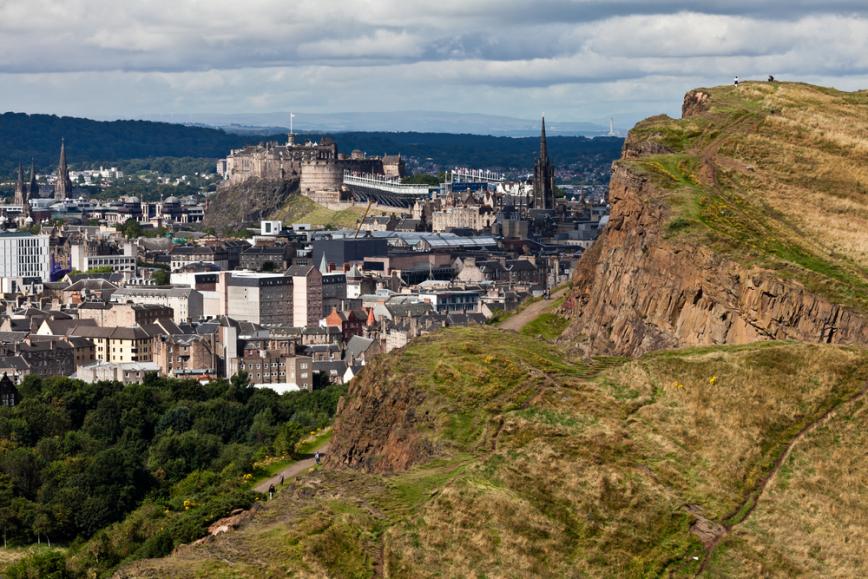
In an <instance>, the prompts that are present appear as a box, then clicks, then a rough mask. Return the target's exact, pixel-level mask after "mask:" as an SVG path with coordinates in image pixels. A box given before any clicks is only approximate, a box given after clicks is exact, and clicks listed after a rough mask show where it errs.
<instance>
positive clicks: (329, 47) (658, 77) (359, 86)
mask: <svg viewBox="0 0 868 579" xmlns="http://www.w3.org/2000/svg"><path fill="white" fill-rule="evenodd" d="M769 74H774V75H775V76H776V77H777V78H779V79H783V80H799V81H806V82H812V83H817V84H823V85H829V86H834V87H837V88H840V89H843V90H858V89H864V88H868V1H866V0H855V1H849V0H765V1H759V0H719V1H689V2H688V1H679V0H669V1H660V2H651V1H645V0H610V1H602V0H535V1H514V0H436V1H430V0H429V1H425V2H423V1H417V0H277V1H272V0H233V1H227V0H0V111H17V112H28V113H37V112H38V113H54V114H62V115H73V116H84V117H91V118H139V117H148V116H151V115H155V114H177V115H184V114H190V113H233V114H234V113H262V112H273V111H289V110H292V111H296V112H297V114H299V115H303V114H304V112H311V113H313V112H317V113H328V112H372V111H408V110H430V111H455V112H464V113H468V112H469V113H486V114H496V115H505V116H510V117H518V118H536V117H538V116H539V115H540V114H542V113H543V112H544V113H545V114H546V117H547V119H560V120H562V121H591V122H605V121H607V120H608V118H609V117H615V119H616V124H617V125H619V126H629V125H630V124H632V123H633V122H635V121H636V120H639V119H640V118H644V117H645V116H649V115H652V114H659V113H668V114H671V115H677V114H678V112H679V110H680V104H681V99H682V96H683V94H684V93H685V92H686V91H687V90H689V89H691V88H694V87H698V86H713V85H719V84H726V83H730V82H732V79H733V76H734V75H739V76H740V77H741V78H743V79H765V78H766V77H767V76H768V75H769Z"/></svg>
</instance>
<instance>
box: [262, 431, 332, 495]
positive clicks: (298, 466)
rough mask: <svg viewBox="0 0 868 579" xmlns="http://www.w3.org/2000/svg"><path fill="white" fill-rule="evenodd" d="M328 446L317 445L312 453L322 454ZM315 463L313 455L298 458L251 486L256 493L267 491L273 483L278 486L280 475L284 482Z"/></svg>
mask: <svg viewBox="0 0 868 579" xmlns="http://www.w3.org/2000/svg"><path fill="white" fill-rule="evenodd" d="M328 448H329V443H328V442H324V443H323V444H321V445H320V446H319V447H317V448H315V449H313V452H314V454H315V453H317V452H318V453H320V454H321V455H324V454H325V452H326V451H327V450H328ZM315 463H316V461H315V460H314V459H313V457H311V458H305V459H302V460H299V461H297V462H294V463H292V464H290V465H288V466H287V467H286V468H284V469H283V470H281V471H280V472H278V473H275V474H274V476H272V477H271V478H268V479H266V480H264V481H262V482H261V483H259V484H258V485H256V486H255V487H253V490H255V491H256V492H258V493H267V492H268V487H270V486H271V485H274V488H278V487H280V478H281V477H283V481H284V482H286V481H287V480H289V479H290V478H292V477H294V476H297V475H299V474H301V473H303V472H304V471H306V470H307V469H309V468H313V466H314V464H315Z"/></svg>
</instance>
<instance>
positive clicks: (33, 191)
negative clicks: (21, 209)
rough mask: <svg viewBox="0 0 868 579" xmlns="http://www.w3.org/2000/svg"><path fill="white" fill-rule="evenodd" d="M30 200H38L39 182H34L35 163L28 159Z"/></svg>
mask: <svg viewBox="0 0 868 579" xmlns="http://www.w3.org/2000/svg"><path fill="white" fill-rule="evenodd" d="M28 193H29V194H30V195H29V197H30V199H38V198H39V182H38V181H36V161H34V160H33V159H32V158H31V159H30V189H29V191H28Z"/></svg>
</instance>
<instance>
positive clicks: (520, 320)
mask: <svg viewBox="0 0 868 579" xmlns="http://www.w3.org/2000/svg"><path fill="white" fill-rule="evenodd" d="M566 291H567V288H566V287H562V288H561V289H559V290H557V291H556V292H555V293H553V294H551V297H550V298H549V299H547V300H540V301H538V302H534V303H532V304H531V305H529V306H527V307H526V308H524V309H523V310H522V311H520V312H518V313H517V314H515V315H514V316H510V317H509V318H507V319H505V320H503V321H502V322H500V324H498V325H497V327H498V328H500V329H501V330H510V331H513V332H520V331H521V329H522V328H523V327H525V326H526V325H527V324H529V323H530V322H532V321H534V320H535V319H537V318H538V317H539V316H541V315H542V314H544V313H546V311H547V310H549V309H550V308H551V307H552V305H553V302H554V301H555V300H557V299H559V298H560V297H561V296H563V295H564V294H565V293H566Z"/></svg>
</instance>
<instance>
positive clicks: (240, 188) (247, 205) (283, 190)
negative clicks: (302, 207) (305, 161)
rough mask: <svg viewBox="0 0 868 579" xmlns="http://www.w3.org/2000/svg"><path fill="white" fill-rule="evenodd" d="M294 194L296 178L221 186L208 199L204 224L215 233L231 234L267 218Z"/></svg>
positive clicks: (296, 191)
mask: <svg viewBox="0 0 868 579" xmlns="http://www.w3.org/2000/svg"><path fill="white" fill-rule="evenodd" d="M295 193H298V179H292V180H289V181H280V180H277V181H270V180H267V179H248V180H247V181H244V182H242V183H238V184H234V185H230V184H228V183H227V184H224V185H221V186H220V188H219V189H218V190H217V193H216V194H215V195H214V196H213V197H211V198H210V199H209V200H208V208H207V210H206V212H205V225H206V226H207V227H213V228H215V229H217V230H218V231H232V230H236V229H239V228H241V227H243V226H244V225H245V224H248V223H254V222H258V221H259V220H260V219H268V218H269V217H270V216H271V215H272V214H273V213H274V212H275V211H277V210H278V209H280V208H281V207H283V206H284V205H286V203H287V201H288V200H289V199H290V197H291V196H292V195H293V194H295Z"/></svg>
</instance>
